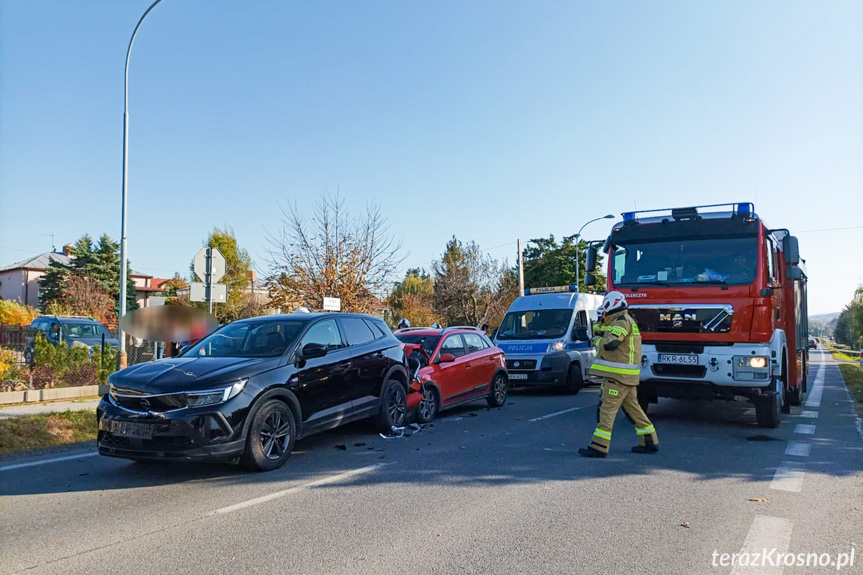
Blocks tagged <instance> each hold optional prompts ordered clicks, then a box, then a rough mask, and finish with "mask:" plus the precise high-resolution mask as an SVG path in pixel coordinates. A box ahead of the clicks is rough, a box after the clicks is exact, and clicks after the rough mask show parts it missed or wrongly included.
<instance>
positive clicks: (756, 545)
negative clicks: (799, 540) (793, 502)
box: [731, 515, 794, 575]
mask: <svg viewBox="0 0 863 575" xmlns="http://www.w3.org/2000/svg"><path fill="white" fill-rule="evenodd" d="M793 527H794V523H792V522H791V521H789V520H787V519H782V518H780V517H766V516H763V515H757V516H756V517H755V519H753V520H752V527H750V528H749V533H747V534H746V540H745V541H743V548H741V549H740V553H741V554H743V553H746V554H755V553H763V552H764V550H765V549H766V550H768V551H770V550H771V549H776V553H777V554H779V553H783V554H784V553H785V552H787V551H788V545H789V544H790V543H791V530H792V528H793ZM750 556H751V555H750ZM758 563H759V565H758V566H756V567H752V566H750V565H747V566H741V565H735V566H734V569H732V571H731V575H756V574H758V575H761V574H765V575H766V574H771V575H772V574H777V575H778V574H780V573H782V571H783V570H784V569H785V567H784V566H782V565H778V566H776V567H774V566H772V565H767V566H766V567H765V566H762V565H761V563H763V561H759V562H758Z"/></svg>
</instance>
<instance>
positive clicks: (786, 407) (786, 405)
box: [779, 362, 800, 413]
mask: <svg viewBox="0 0 863 575" xmlns="http://www.w3.org/2000/svg"><path fill="white" fill-rule="evenodd" d="M784 363H785V362H783V364H784ZM779 385H780V386H781V389H782V413H791V404H792V398H791V395H790V392H791V387H790V386H789V385H788V369H787V368H786V369H785V370H783V371H782V378H781V379H780V380H779ZM794 389H795V391H796V390H797V389H798V388H796V387H795V388H794ZM794 405H800V399H799V398H798V399H797V403H795V404H794Z"/></svg>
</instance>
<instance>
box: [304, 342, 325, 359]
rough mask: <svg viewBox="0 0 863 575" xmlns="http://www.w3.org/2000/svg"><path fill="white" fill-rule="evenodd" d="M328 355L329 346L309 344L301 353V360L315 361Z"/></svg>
mask: <svg viewBox="0 0 863 575" xmlns="http://www.w3.org/2000/svg"><path fill="white" fill-rule="evenodd" d="M325 355H327V346H325V345H321V344H319V343H307V344H306V345H304V346H303V349H302V351H300V359H315V358H317V357H324V356H325Z"/></svg>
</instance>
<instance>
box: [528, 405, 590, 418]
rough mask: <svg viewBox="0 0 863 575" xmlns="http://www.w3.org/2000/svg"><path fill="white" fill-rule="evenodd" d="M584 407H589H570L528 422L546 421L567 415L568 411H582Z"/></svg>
mask: <svg viewBox="0 0 863 575" xmlns="http://www.w3.org/2000/svg"><path fill="white" fill-rule="evenodd" d="M585 407H590V406H589V405H580V406H578V407H570V408H569V409H564V410H562V411H555V412H554V413H549V414H548V415H541V416H539V417H534V418H533V419H528V421H542V420H543V419H548V418H549V417H557V416H558V415H563V414H564V413H569V412H570V411H578V410H579V409H584V408H585Z"/></svg>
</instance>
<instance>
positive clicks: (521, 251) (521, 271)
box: [518, 240, 524, 297]
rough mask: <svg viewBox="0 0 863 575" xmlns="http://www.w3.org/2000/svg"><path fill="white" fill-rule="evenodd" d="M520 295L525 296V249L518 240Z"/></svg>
mask: <svg viewBox="0 0 863 575" xmlns="http://www.w3.org/2000/svg"><path fill="white" fill-rule="evenodd" d="M518 295H519V297H521V296H523V295H524V247H523V246H522V245H521V240H518Z"/></svg>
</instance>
